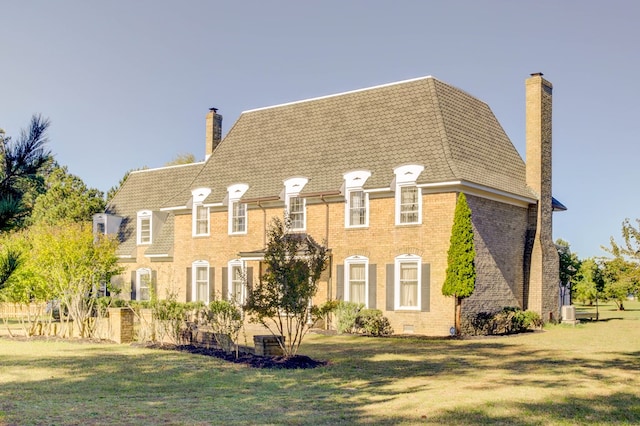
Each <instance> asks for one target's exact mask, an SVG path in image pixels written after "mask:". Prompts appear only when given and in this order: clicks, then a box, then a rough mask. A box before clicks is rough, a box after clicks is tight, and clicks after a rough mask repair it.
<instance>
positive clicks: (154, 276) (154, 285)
mask: <svg viewBox="0 0 640 426" xmlns="http://www.w3.org/2000/svg"><path fill="white" fill-rule="evenodd" d="M151 294H152V296H153V297H154V298H156V299H157V298H158V271H151Z"/></svg>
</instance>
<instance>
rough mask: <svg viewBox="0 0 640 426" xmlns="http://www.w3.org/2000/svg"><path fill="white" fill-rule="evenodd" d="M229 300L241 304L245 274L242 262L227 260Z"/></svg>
mask: <svg viewBox="0 0 640 426" xmlns="http://www.w3.org/2000/svg"><path fill="white" fill-rule="evenodd" d="M228 271H229V280H228V282H229V292H228V295H229V300H230V301H232V302H234V303H237V304H240V305H242V304H243V303H244V299H245V274H244V270H243V268H242V262H240V261H237V260H235V261H231V262H229V269H228Z"/></svg>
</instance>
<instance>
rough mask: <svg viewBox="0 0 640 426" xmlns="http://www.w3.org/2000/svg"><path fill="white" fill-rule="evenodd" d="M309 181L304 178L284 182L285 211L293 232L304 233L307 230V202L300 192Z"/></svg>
mask: <svg viewBox="0 0 640 426" xmlns="http://www.w3.org/2000/svg"><path fill="white" fill-rule="evenodd" d="M308 181H309V180H308V179H307V178H304V177H295V178H290V179H287V180H285V181H284V187H285V209H286V212H285V213H286V214H287V215H288V217H289V220H290V222H291V223H290V226H291V230H292V231H304V230H305V229H306V228H307V214H306V200H305V199H304V198H303V197H300V192H301V191H302V189H303V188H304V186H305V185H306V184H307V182H308Z"/></svg>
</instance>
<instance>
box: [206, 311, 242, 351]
mask: <svg viewBox="0 0 640 426" xmlns="http://www.w3.org/2000/svg"><path fill="white" fill-rule="evenodd" d="M203 319H204V322H205V323H206V324H208V325H209V326H211V329H212V331H213V337H214V338H215V339H216V343H217V344H218V346H219V347H221V348H222V349H223V350H224V351H225V352H231V348H232V344H233V343H237V341H238V334H240V329H241V328H242V312H240V309H239V308H238V307H237V306H236V305H235V304H233V303H231V302H229V301H227V300H214V301H213V302H211V303H209V309H207V310H206V311H205V314H204V318H203ZM225 336H228V338H227V337H225ZM236 356H237V353H236Z"/></svg>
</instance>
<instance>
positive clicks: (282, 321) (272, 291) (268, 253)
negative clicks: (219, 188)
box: [244, 218, 328, 356]
mask: <svg viewBox="0 0 640 426" xmlns="http://www.w3.org/2000/svg"><path fill="white" fill-rule="evenodd" d="M289 225H290V220H289V219H288V218H287V219H285V220H284V221H282V220H280V219H278V218H274V219H273V221H272V223H271V226H270V227H269V230H268V232H267V247H266V250H265V254H264V262H265V264H266V271H265V273H264V275H262V277H260V280H259V282H258V283H257V284H254V286H253V290H252V291H251V292H250V294H249V296H248V298H247V303H246V304H245V306H244V308H245V310H246V312H247V313H248V314H249V315H251V321H253V322H257V323H260V324H262V325H263V326H265V327H266V328H267V329H268V330H269V331H270V332H271V333H272V334H273V335H274V336H276V337H278V336H283V337H284V342H283V341H281V340H279V343H280V347H281V348H282V350H283V352H284V354H285V356H294V355H296V353H297V352H298V348H299V347H300V344H301V343H302V339H303V338H304V336H305V334H306V333H307V331H309V328H310V327H311V325H312V324H313V320H312V312H314V311H315V309H314V306H312V298H313V296H314V295H315V294H316V292H317V291H318V280H319V279H320V274H322V271H323V270H324V269H325V267H326V265H327V258H328V251H327V248H326V247H325V246H323V245H320V244H318V243H316V242H315V241H314V240H313V238H311V237H310V236H309V235H307V234H300V233H292V232H290V226H289Z"/></svg>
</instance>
